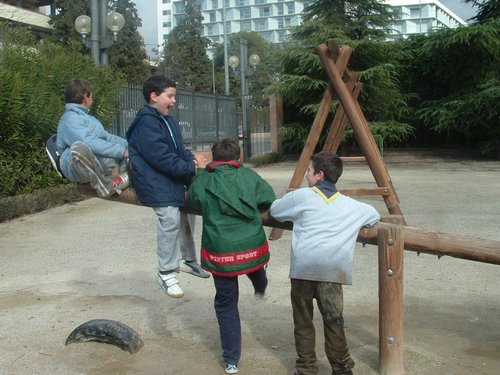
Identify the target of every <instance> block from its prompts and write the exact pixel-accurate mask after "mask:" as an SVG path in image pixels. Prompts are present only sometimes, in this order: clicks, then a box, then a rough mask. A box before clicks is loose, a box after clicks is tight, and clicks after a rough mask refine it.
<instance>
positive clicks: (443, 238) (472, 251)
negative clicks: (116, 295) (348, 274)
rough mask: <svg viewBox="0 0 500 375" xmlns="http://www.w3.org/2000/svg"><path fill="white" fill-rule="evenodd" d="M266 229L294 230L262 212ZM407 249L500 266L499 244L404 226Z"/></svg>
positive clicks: (84, 187) (373, 239) (85, 188)
mask: <svg viewBox="0 0 500 375" xmlns="http://www.w3.org/2000/svg"><path fill="white" fill-rule="evenodd" d="M78 190H79V191H80V193H82V194H84V195H88V196H93V197H96V196H97V195H96V193H95V191H94V189H92V187H91V186H90V185H88V184H79V185H78ZM107 200H110V201H115V202H121V203H129V204H135V205H141V203H140V202H139V201H138V199H137V196H136V195H135V192H134V190H133V189H130V188H129V189H125V190H124V191H123V192H122V194H121V195H116V194H115V195H112V196H111V197H110V198H108V199H107ZM183 210H185V211H186V212H188V213H191V214H194V215H200V213H199V212H198V211H195V210H193V209H190V208H183ZM261 215H262V222H263V224H264V226H267V227H271V228H280V229H285V230H292V228H293V224H292V223H291V222H279V221H277V220H275V219H274V218H272V217H271V216H270V215H269V213H268V212H262V213H261ZM377 230H378V224H376V225H374V226H373V227H371V228H363V229H361V230H360V231H359V235H358V242H361V243H364V244H366V243H367V244H370V245H377V241H378V235H377ZM404 232H405V233H404V249H405V250H408V251H414V252H417V253H427V254H434V255H437V256H445V255H446V256H450V257H453V258H460V259H467V260H473V261H476V262H482V263H490V264H500V241H493V240H483V239H479V238H475V237H468V236H461V235H457V234H449V233H444V232H433V231H428V230H425V229H420V228H414V227H408V226H404Z"/></svg>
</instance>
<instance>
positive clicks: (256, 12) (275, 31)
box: [135, 0, 466, 51]
mask: <svg viewBox="0 0 500 375" xmlns="http://www.w3.org/2000/svg"><path fill="white" fill-rule="evenodd" d="M312 1H313V0H299V1H286V0H198V4H199V7H200V10H201V14H202V17H203V21H202V24H203V36H205V37H207V38H209V39H210V40H211V42H212V44H222V43H223V42H224V29H225V32H226V33H227V34H231V33H237V32H240V31H255V32H258V33H259V34H260V35H261V36H262V37H263V38H264V39H265V40H267V41H268V42H269V43H282V42H283V41H284V39H285V38H286V36H287V35H288V34H289V33H290V28H291V27H293V26H297V25H299V24H300V23H301V14H302V12H303V11H304V9H305V8H306V7H307V5H309V4H310V3H311V2H312ZM380 1H381V2H385V3H386V4H388V5H390V6H392V7H393V8H394V9H395V10H396V12H397V13H398V14H399V15H400V19H401V22H400V23H398V24H395V25H393V27H392V31H391V35H390V38H391V39H398V38H405V37H408V36H410V35H413V34H420V33H423V34H425V33H428V32H429V31H431V30H433V29H437V28H441V27H449V28H456V27H458V26H461V25H466V23H465V22H464V21H463V20H462V19H461V18H460V17H459V16H457V15H456V14H455V13H453V12H452V11H451V10H450V9H448V8H447V7H446V6H445V5H444V4H443V3H441V2H440V1H439V0H380ZM152 2H156V4H155V5H156V11H154V14H153V10H152V8H153V7H152V6H151V5H152V4H151V3H152ZM135 3H136V6H137V9H138V11H139V15H140V17H141V18H142V20H143V28H145V27H150V28H151V24H155V25H157V30H156V32H148V33H145V32H143V31H142V30H140V32H141V34H142V35H143V36H144V39H145V41H146V46H147V47H148V45H155V47H156V48H157V49H158V48H159V49H161V46H162V45H163V43H164V42H165V41H166V40H167V38H168V34H169V32H170V31H171V30H172V29H173V28H174V27H175V26H177V25H178V24H179V22H180V20H181V19H182V18H183V17H184V3H185V0H148V1H136V2H135ZM146 4H147V5H146ZM146 6H148V10H147V14H146V9H145V7H146ZM153 35H154V36H156V40H154V41H151V39H152V36H153ZM149 50H150V48H148V51H149Z"/></svg>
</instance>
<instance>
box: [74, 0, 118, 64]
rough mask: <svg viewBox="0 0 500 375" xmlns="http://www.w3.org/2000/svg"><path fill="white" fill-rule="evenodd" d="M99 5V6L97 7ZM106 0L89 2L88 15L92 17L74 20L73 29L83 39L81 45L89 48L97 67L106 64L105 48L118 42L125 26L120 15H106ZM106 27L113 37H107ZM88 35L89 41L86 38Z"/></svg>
mask: <svg viewBox="0 0 500 375" xmlns="http://www.w3.org/2000/svg"><path fill="white" fill-rule="evenodd" d="M99 5H100V6H99ZM107 7H108V5H107V0H91V2H90V13H91V16H92V17H89V16H86V15H81V16H78V17H77V18H76V20H75V29H76V31H78V33H80V35H81V36H82V38H83V43H84V44H85V45H86V46H87V47H89V48H90V51H91V53H92V57H93V58H94V61H95V63H96V64H97V65H99V64H102V65H106V64H107V63H108V54H107V51H106V50H107V48H108V47H110V46H111V45H112V44H113V43H114V42H116V41H117V40H118V33H119V32H120V31H121V29H123V26H125V19H124V18H123V16H122V15H121V14H120V13H117V12H111V13H110V14H108V15H107V16H106V18H104V15H105V14H106V13H107ZM106 27H107V28H108V29H109V30H110V31H111V33H112V35H113V37H110V36H109V35H107V32H106ZM89 34H90V41H89V40H88V39H87V36H88V35H89Z"/></svg>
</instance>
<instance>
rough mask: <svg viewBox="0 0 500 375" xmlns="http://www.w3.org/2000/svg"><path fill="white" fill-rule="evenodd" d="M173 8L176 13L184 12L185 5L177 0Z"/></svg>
mask: <svg viewBox="0 0 500 375" xmlns="http://www.w3.org/2000/svg"><path fill="white" fill-rule="evenodd" d="M175 10H176V12H177V13H184V11H185V7H184V3H183V2H179V3H176V4H175Z"/></svg>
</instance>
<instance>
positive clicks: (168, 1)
mask: <svg viewBox="0 0 500 375" xmlns="http://www.w3.org/2000/svg"><path fill="white" fill-rule="evenodd" d="M162 3H163V4H170V0H163V1H162Z"/></svg>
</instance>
